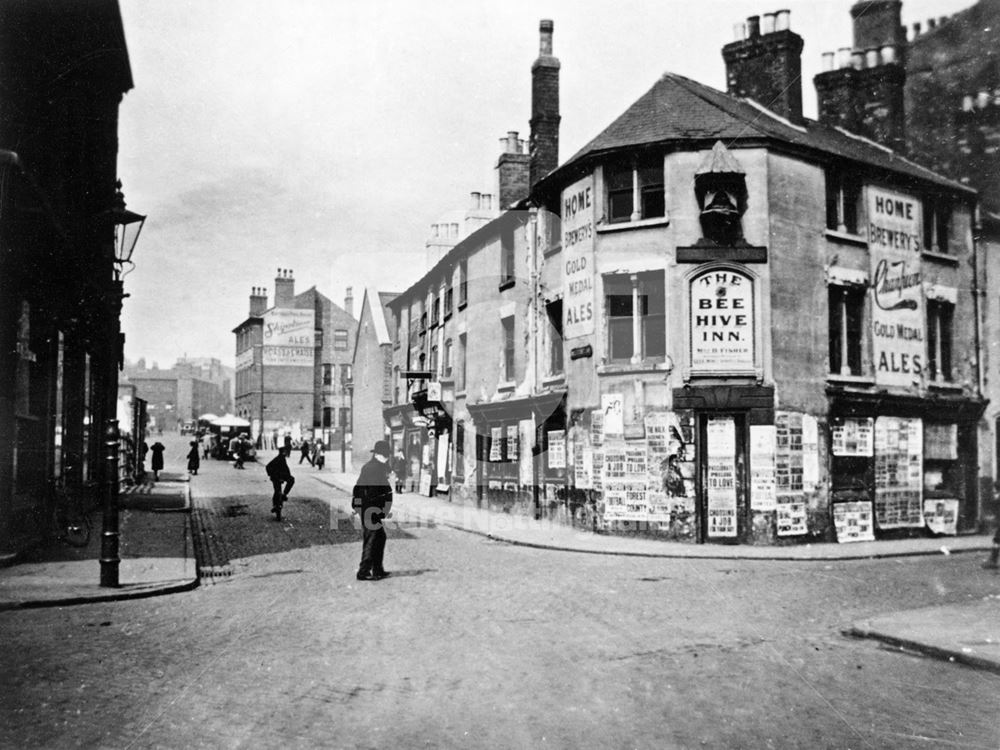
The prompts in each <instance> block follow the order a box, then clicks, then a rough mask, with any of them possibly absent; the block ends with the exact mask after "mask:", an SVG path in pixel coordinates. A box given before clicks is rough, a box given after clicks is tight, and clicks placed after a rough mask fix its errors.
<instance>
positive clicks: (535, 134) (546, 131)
mask: <svg viewBox="0 0 1000 750" xmlns="http://www.w3.org/2000/svg"><path fill="white" fill-rule="evenodd" d="M553 28H554V24H553V23H552V21H551V20H549V19H545V20H543V21H541V22H540V23H539V25H538V32H539V47H538V59H537V60H535V62H534V63H533V64H532V66H531V122H530V124H531V136H530V137H529V139H528V145H529V148H528V153H529V154H530V156H531V174H530V179H531V184H532V185H534V184H535V183H536V182H538V181H539V180H540V179H542V178H543V177H544V176H545V175H547V174H548V173H549V172H551V171H552V170H553V169H555V168H556V167H558V166H559V121H560V120H561V119H562V118H561V117H560V116H559V58H557V57H553V56H552V30H553ZM501 207H504V206H503V204H502V203H501Z"/></svg>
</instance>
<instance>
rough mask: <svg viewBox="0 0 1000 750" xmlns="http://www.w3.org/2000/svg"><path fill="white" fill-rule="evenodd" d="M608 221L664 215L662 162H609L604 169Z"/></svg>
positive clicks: (634, 219)
mask: <svg viewBox="0 0 1000 750" xmlns="http://www.w3.org/2000/svg"><path fill="white" fill-rule="evenodd" d="M604 183H605V186H606V193H607V202H608V221H609V222H611V223H616V222H623V221H638V220H640V219H655V218H660V217H663V216H666V210H665V202H664V192H663V161H662V159H652V160H648V161H644V162H640V163H638V164H634V165H632V164H629V165H620V164H619V165H615V164H609V165H608V166H607V167H605V170H604Z"/></svg>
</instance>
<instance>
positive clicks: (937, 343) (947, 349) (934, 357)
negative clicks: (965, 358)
mask: <svg viewBox="0 0 1000 750" xmlns="http://www.w3.org/2000/svg"><path fill="white" fill-rule="evenodd" d="M954 312H955V306H954V305H952V304H951V303H950V302H941V301H939V300H927V372H928V375H929V376H930V378H931V380H933V381H936V382H939V383H948V382H951V349H952V318H953V315H954Z"/></svg>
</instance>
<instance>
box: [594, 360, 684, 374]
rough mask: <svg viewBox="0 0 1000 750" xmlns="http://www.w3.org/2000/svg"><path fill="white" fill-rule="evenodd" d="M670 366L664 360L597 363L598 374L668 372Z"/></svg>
mask: <svg viewBox="0 0 1000 750" xmlns="http://www.w3.org/2000/svg"><path fill="white" fill-rule="evenodd" d="M670 370H671V367H670V365H669V364H667V363H666V362H654V361H652V360H650V361H646V362H639V363H636V364H632V363H631V362H613V363H612V364H610V365H598V366H597V374H598V375H623V374H626V373H629V374H635V373H642V372H670Z"/></svg>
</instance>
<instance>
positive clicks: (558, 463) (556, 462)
mask: <svg viewBox="0 0 1000 750" xmlns="http://www.w3.org/2000/svg"><path fill="white" fill-rule="evenodd" d="M548 438H549V468H550V469H565V468H566V433H565V432H564V431H563V430H552V431H550V432H549V434H548Z"/></svg>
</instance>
